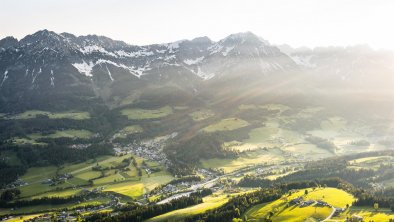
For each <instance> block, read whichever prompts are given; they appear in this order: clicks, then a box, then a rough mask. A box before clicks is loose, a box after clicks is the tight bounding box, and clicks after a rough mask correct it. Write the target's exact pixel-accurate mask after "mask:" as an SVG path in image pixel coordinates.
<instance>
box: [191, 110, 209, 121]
mask: <svg viewBox="0 0 394 222" xmlns="http://www.w3.org/2000/svg"><path fill="white" fill-rule="evenodd" d="M189 115H190V117H192V119H193V120H194V121H196V122H198V121H202V120H204V119H208V118H210V117H212V116H214V115H215V113H214V112H213V111H212V110H209V109H204V110H199V111H195V112H192V113H190V114H189Z"/></svg>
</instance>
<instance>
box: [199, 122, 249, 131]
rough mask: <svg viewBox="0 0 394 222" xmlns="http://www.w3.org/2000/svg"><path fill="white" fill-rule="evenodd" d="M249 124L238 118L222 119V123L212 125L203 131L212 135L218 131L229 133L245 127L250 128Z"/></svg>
mask: <svg viewBox="0 0 394 222" xmlns="http://www.w3.org/2000/svg"><path fill="white" fill-rule="evenodd" d="M248 125H249V123H248V122H246V121H245V120H242V119H238V118H228V119H222V120H221V121H219V122H217V123H214V124H211V125H209V126H207V127H205V128H204V129H203V130H204V131H205V132H208V133H211V132H216V131H228V130H235V129H239V128H242V127H245V126H248Z"/></svg>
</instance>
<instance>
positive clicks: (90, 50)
mask: <svg viewBox="0 0 394 222" xmlns="http://www.w3.org/2000/svg"><path fill="white" fill-rule="evenodd" d="M79 51H81V52H82V53H83V54H92V53H93V52H100V53H104V54H106V55H109V56H112V57H118V56H117V55H115V54H114V53H112V52H108V51H107V50H105V49H104V48H103V47H100V46H98V45H88V46H85V47H83V48H80V49H79Z"/></svg>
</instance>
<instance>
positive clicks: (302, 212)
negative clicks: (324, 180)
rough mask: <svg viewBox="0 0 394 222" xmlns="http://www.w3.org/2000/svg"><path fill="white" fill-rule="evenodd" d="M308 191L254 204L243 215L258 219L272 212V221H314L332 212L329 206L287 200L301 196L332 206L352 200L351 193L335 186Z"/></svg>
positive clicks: (249, 218)
mask: <svg viewBox="0 0 394 222" xmlns="http://www.w3.org/2000/svg"><path fill="white" fill-rule="evenodd" d="M308 191H309V193H308V194H307V195H305V194H304V190H299V191H297V192H295V193H293V194H292V195H291V196H288V195H284V196H283V197H282V198H281V199H279V200H276V201H273V202H270V203H264V204H260V205H256V206H254V207H252V208H250V209H249V210H248V211H247V212H246V213H245V216H246V217H247V218H248V221H259V220H260V219H263V218H267V216H268V214H269V212H273V213H274V215H273V217H272V218H271V219H272V221H292V222H298V221H306V220H312V221H316V220H322V219H325V218H326V217H327V216H328V215H329V214H330V213H331V212H332V209H331V208H330V207H315V206H313V205H311V206H307V207H299V206H296V205H291V204H289V201H291V200H293V199H295V198H297V197H301V196H302V197H303V198H304V200H315V201H316V200H322V201H325V202H327V203H329V204H331V205H332V206H334V207H345V206H346V204H351V203H352V202H353V201H354V197H353V196H352V195H350V194H348V193H346V192H345V191H343V190H339V189H336V188H317V189H315V190H313V189H308Z"/></svg>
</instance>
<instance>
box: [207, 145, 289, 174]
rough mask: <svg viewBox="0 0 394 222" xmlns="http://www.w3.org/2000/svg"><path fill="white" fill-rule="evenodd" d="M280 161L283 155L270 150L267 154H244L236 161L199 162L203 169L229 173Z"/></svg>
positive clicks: (258, 151) (215, 160) (259, 151)
mask: <svg viewBox="0 0 394 222" xmlns="http://www.w3.org/2000/svg"><path fill="white" fill-rule="evenodd" d="M282 160H284V159H283V155H281V152H280V151H279V150H277V149H270V150H269V152H266V151H262V150H257V151H254V152H248V153H244V154H242V155H240V156H239V157H238V158H236V159H223V158H213V159H202V160H200V162H201V165H202V167H204V168H217V169H222V170H224V172H225V173H231V172H233V171H235V170H238V169H241V168H244V167H247V166H255V165H256V164H262V163H267V162H280V161H282Z"/></svg>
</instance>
